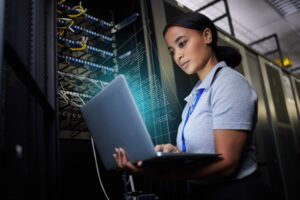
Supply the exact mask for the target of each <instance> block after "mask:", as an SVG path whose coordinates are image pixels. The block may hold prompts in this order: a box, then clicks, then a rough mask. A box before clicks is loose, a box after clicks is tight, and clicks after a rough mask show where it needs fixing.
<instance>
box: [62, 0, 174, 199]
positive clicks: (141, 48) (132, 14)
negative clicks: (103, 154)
mask: <svg viewBox="0 0 300 200" xmlns="http://www.w3.org/2000/svg"><path fill="white" fill-rule="evenodd" d="M148 6H149V5H148V2H147V1H145V0H135V1H123V2H119V1H111V2H108V3H106V4H105V6H104V5H102V4H100V3H96V2H95V1H84V2H83V1H82V2H81V3H80V1H68V0H67V1H64V0H62V1H58V3H57V45H58V63H57V70H58V71H57V73H58V95H59V98H58V102H59V116H60V117H59V121H60V125H59V129H60V142H61V163H62V188H63V190H62V196H63V197H66V198H70V195H71V197H72V198H80V197H82V196H84V194H85V193H86V192H88V193H94V194H95V195H96V196H103V192H102V191H101V188H100V187H99V184H98V180H97V173H96V169H95V164H94V162H95V160H94V158H93V153H92V146H91V141H90V135H89V132H88V129H87V127H86V125H85V123H84V121H83V119H82V117H81V113H80V107H81V106H82V105H83V104H84V103H85V102H87V101H88V100H89V99H90V98H92V97H93V96H94V95H95V94H96V93H97V92H99V91H101V89H102V88H103V87H105V85H106V84H107V83H109V82H110V81H111V80H112V79H113V78H114V77H115V76H116V75H118V74H123V75H125V77H126V78H127V79H128V82H129V86H130V88H131V90H132V92H133V95H134V98H135V100H136V102H137V104H138V107H139V110H140V111H141V114H142V117H143V118H144V121H145V122H146V126H147V128H148V130H149V132H150V133H151V138H152V140H153V142H154V144H160V143H175V135H176V133H177V131H176V130H177V124H178V120H179V119H178V118H175V117H174V104H173V103H172V102H171V103H169V101H168V100H169V98H168V94H165V90H164V88H163V87H162V84H161V78H160V76H161V75H160V71H159V67H158V65H157V62H158V59H157V54H156V52H155V50H156V47H155V42H154V41H155V38H154V37H153V36H152V35H151V32H152V21H151V20H150V18H151V16H150V15H151V14H150V13H149V7H148ZM173 95H174V94H173ZM78 159H79V160H81V161H80V162H78ZM99 160H101V159H99ZM72 166H76V169H75V168H73V167H72ZM99 168H100V171H101V173H103V174H102V175H103V181H104V183H105V184H104V185H105V186H106V188H108V189H107V192H108V194H109V196H111V197H112V198H115V199H121V197H122V195H129V193H128V191H130V190H128V191H127V188H126V187H124V189H123V186H122V184H124V182H126V184H125V185H128V184H127V183H128V180H127V179H128V176H127V175H124V174H120V173H116V172H107V171H105V170H104V168H103V166H102V163H101V162H99ZM79 171H80V172H79ZM124 179H126V180H125V181H123V180H124ZM134 181H135V182H136V184H137V186H136V190H138V191H139V192H137V193H136V195H138V196H143V198H146V197H148V198H155V196H156V195H158V196H159V197H162V198H163V199H173V200H175V199H177V198H178V195H177V194H174V193H172V192H170V191H169V192H168V193H167V192H162V191H161V188H162V187H164V188H165V189H166V190H168V189H170V188H168V187H173V188H177V189H178V187H179V186H178V185H179V183H175V184H173V183H171V182H163V181H161V182H160V187H158V184H157V183H156V181H155V182H154V181H153V180H151V179H146V180H145V179H139V178H138V177H134ZM81 182H89V183H88V184H84V185H83V184H81ZM75 183H77V184H75ZM127 187H128V186H127ZM74 188H75V189H74ZM111 188H114V189H113V190H114V191H113V190H112V189H111ZM116 188H117V192H116ZM141 191H143V192H141ZM159 192H160V194H157V193H159ZM147 195H148V196H147ZM167 196H169V197H168V198H167ZM124 198H126V197H124ZM127 198H128V197H127Z"/></svg>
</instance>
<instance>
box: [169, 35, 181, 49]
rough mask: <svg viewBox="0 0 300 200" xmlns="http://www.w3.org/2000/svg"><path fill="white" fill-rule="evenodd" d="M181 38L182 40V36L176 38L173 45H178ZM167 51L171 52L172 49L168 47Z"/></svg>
mask: <svg viewBox="0 0 300 200" xmlns="http://www.w3.org/2000/svg"><path fill="white" fill-rule="evenodd" d="M181 38H184V36H183V35H181V36H179V37H177V38H176V39H175V44H176V43H178V41H179V40H180V39H181ZM168 49H169V51H170V50H172V49H173V48H172V47H168Z"/></svg>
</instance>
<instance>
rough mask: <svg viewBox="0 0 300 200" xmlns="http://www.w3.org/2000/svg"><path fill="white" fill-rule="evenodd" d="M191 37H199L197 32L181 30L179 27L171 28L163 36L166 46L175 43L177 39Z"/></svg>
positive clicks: (186, 29)
mask: <svg viewBox="0 0 300 200" xmlns="http://www.w3.org/2000/svg"><path fill="white" fill-rule="evenodd" d="M193 35H198V36H199V35H200V34H199V32H198V31H196V30H193V29H188V28H183V27H180V26H172V27H170V28H169V29H168V31H167V32H166V34H165V40H166V42H167V44H173V43H175V41H176V39H177V38H179V37H182V36H183V37H190V36H193Z"/></svg>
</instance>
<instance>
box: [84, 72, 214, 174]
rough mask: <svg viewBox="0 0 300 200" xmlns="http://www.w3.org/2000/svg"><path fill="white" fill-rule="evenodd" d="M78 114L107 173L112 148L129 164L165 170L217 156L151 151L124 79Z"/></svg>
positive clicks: (113, 167)
mask: <svg viewBox="0 0 300 200" xmlns="http://www.w3.org/2000/svg"><path fill="white" fill-rule="evenodd" d="M81 112H82V115H83V118H84V120H85V122H86V124H87V127H88V129H89V131H90V133H91V136H92V137H93V140H94V143H95V145H96V149H97V151H98V153H99V155H100V158H101V160H102V162H103V164H104V167H105V168H106V169H107V170H110V169H115V168H116V163H115V160H114V158H113V153H115V148H119V147H121V148H123V149H124V150H125V151H126V153H127V157H128V159H129V161H130V162H132V163H136V162H137V161H140V160H142V161H144V162H143V166H152V167H167V165H168V166H170V165H172V166H174V165H186V164H193V163H194V162H201V163H204V162H211V161H213V160H216V159H218V155H217V154H192V153H161V152H155V150H154V145H153V142H152V140H151V138H150V135H149V133H148V130H147V128H146V125H145V123H144V121H143V119H142V116H141V114H140V112H139V110H138V108H137V106H136V103H135V100H134V98H133V96H132V94H131V91H130V89H129V86H128V84H127V81H126V78H125V76H123V75H118V76H117V77H116V78H115V79H114V80H113V81H111V82H110V83H109V84H108V85H107V86H106V87H105V88H103V89H102V90H101V91H100V92H99V93H98V94H96V95H95V96H94V97H93V98H92V99H91V100H90V101H88V102H87V103H86V104H85V105H84V106H83V107H82V108H81Z"/></svg>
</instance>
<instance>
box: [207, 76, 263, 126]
mask: <svg viewBox="0 0 300 200" xmlns="http://www.w3.org/2000/svg"><path fill="white" fill-rule="evenodd" d="M211 101H212V102H211V105H212V116H213V117H212V119H213V129H230V130H246V131H252V130H253V129H254V128H255V124H256V119H257V95H256V92H255V90H254V89H253V88H252V86H251V85H250V84H249V83H248V81H247V80H246V79H245V78H244V77H242V76H241V75H235V76H232V77H226V76H222V77H219V80H216V81H215V84H214V88H213V93H212V99H211Z"/></svg>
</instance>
